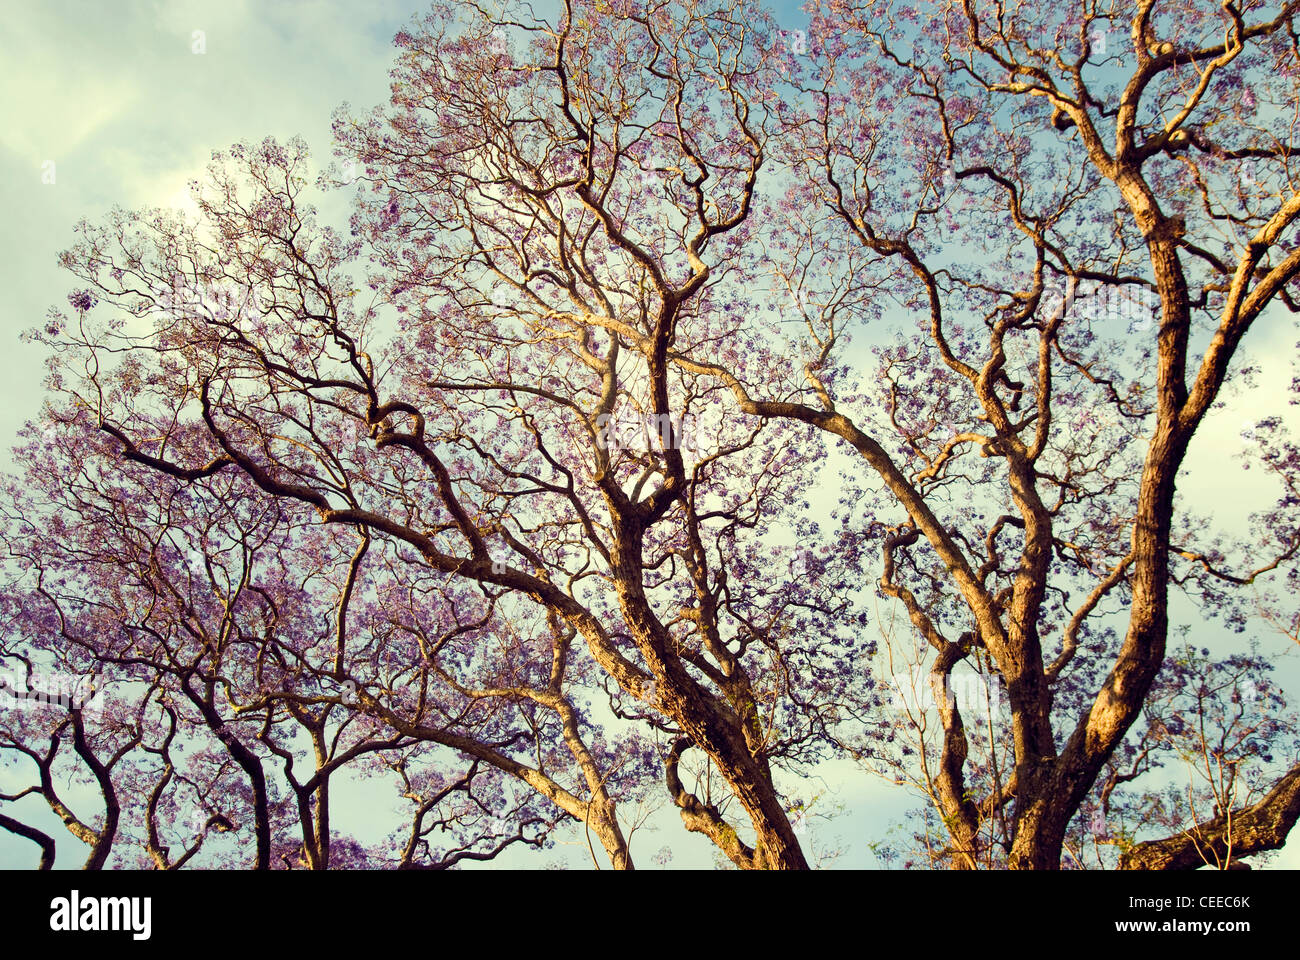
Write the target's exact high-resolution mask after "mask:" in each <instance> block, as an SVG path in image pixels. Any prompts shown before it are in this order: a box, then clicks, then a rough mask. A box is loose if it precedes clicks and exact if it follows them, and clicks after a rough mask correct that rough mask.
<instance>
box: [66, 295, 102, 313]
mask: <svg viewBox="0 0 1300 960" xmlns="http://www.w3.org/2000/svg"><path fill="white" fill-rule="evenodd" d="M68 303H70V304H72V308H73V309H74V310H80V311H81V312H82V313H85V312H86V311H87V310H89V309H90V308H91V307H93V306H94V305H95V304H97V303H99V301H98V300H96V299H95V297H93V296H92V295H91V293H90V291H89V290H75V291H73V292H72V293H70V294H68Z"/></svg>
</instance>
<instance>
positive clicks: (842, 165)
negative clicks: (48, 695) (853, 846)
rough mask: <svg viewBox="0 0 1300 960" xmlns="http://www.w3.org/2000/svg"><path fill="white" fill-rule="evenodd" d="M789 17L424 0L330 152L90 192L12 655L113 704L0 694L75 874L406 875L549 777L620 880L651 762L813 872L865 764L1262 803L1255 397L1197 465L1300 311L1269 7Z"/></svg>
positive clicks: (1100, 792)
mask: <svg viewBox="0 0 1300 960" xmlns="http://www.w3.org/2000/svg"><path fill="white" fill-rule="evenodd" d="M807 12H808V16H809V18H810V19H809V21H808V22H807V24H806V25H805V26H804V27H801V28H799V29H793V28H789V27H785V28H783V25H782V24H781V23H779V22H778V21H777V20H776V19H774V18H773V16H772V15H771V14H770V13H768V12H766V11H765V10H763V9H762V8H761V7H759V6H758V5H757V4H755V3H752V2H751V3H744V2H739V0H730V2H729V0H708V2H704V0H700V2H694V0H688V2H685V3H680V2H674V3H668V2H652V3H646V2H642V0H596V2H594V3H580V2H564V3H562V4H560V5H558V6H557V7H556V8H555V9H554V10H550V11H547V12H538V11H536V10H535V9H534V8H533V7H532V6H531V5H529V4H511V5H509V6H507V7H506V8H505V10H504V12H499V11H498V12H493V11H489V10H488V9H487V8H486V7H483V8H480V7H478V6H477V5H475V4H465V3H456V4H450V3H449V4H436V5H435V6H434V8H433V9H432V11H431V12H430V13H428V15H427V16H424V17H423V18H421V19H418V20H416V21H413V23H412V24H411V26H410V27H409V28H408V29H406V30H404V31H402V32H401V33H399V34H398V35H397V36H396V38H395V45H396V50H397V54H396V63H395V66H394V68H393V73H392V81H393V83H392V91H393V92H392V99H391V102H390V103H389V104H387V105H385V106H382V107H378V108H376V109H375V110H373V111H372V112H357V111H354V110H353V109H352V108H350V107H347V106H344V107H342V108H340V110H339V112H338V114H337V116H336V117H335V122H334V130H335V137H336V142H335V145H334V149H335V151H336V154H337V157H336V159H337V163H335V164H334V165H333V166H332V167H331V168H330V169H329V170H327V171H325V172H323V173H322V172H320V171H318V170H317V169H316V168H314V167H313V166H312V163H311V161H310V159H309V157H308V152H307V146H306V144H304V143H302V142H301V141H297V140H295V141H290V142H285V143H280V142H276V141H273V140H266V141H264V142H261V143H242V144H237V145H235V146H233V147H230V148H229V149H226V150H223V151H220V152H218V153H216V154H214V156H213V161H212V164H211V166H210V168H209V171H208V175H207V177H206V178H204V179H203V180H202V181H201V182H196V184H195V186H194V198H195V201H196V204H197V207H198V211H199V216H198V217H197V218H194V217H191V218H186V217H185V216H184V215H182V214H179V213H178V212H176V211H170V210H159V209H153V210H141V211H127V210H120V209H119V210H116V211H114V212H113V213H112V214H111V215H110V216H108V217H106V218H104V219H103V220H102V221H100V222H96V223H90V222H83V223H82V224H81V225H80V226H79V228H78V236H77V238H76V241H75V243H74V244H73V246H72V247H71V248H70V249H69V250H68V251H67V252H66V253H64V254H63V258H62V263H63V265H64V266H65V267H66V268H67V269H68V270H69V271H70V272H71V273H72V274H73V275H74V277H75V281H74V283H75V287H74V289H73V291H72V293H71V294H70V295H69V296H68V309H66V310H64V309H58V310H54V311H52V312H51V314H50V316H49V318H48V320H47V322H46V323H45V325H44V326H43V327H41V328H39V329H37V330H34V331H33V332H32V336H33V337H34V338H35V339H36V340H37V341H39V342H41V343H42V344H44V345H46V347H47V349H48V351H49V356H50V373H49V377H48V387H49V400H48V404H47V406H46V409H45V411H44V412H43V414H42V416H41V417H40V418H38V419H37V420H36V421H34V422H33V424H32V425H31V426H30V427H29V430H28V433H27V436H26V438H25V440H24V442H23V443H22V444H20V445H19V447H18V448H16V451H15V457H16V464H15V470H14V471H12V473H11V476H10V477H9V478H8V480H7V481H6V484H7V489H6V499H7V500H8V501H9V504H8V506H7V507H6V508H5V510H4V516H3V524H4V531H3V540H4V543H5V544H6V549H7V555H6V556H5V558H4V564H3V565H4V572H5V580H4V587H3V593H2V594H0V603H3V607H4V610H5V613H6V618H5V619H6V630H5V631H4V634H3V636H2V637H0V657H3V659H4V664H5V666H6V667H8V668H9V669H10V670H11V671H13V672H14V673H15V674H16V675H21V676H26V675H27V674H29V673H40V672H41V671H46V672H48V671H50V670H59V671H64V672H67V673H70V674H74V675H85V676H91V677H94V678H95V683H96V685H97V686H96V689H102V690H103V691H104V696H103V697H102V698H101V699H100V700H99V701H98V702H99V704H100V706H99V708H98V709H88V707H87V705H85V704H83V703H81V702H80V701H77V702H74V703H73V705H72V706H71V707H70V708H69V709H66V710H49V709H46V710H38V709H32V710H6V711H4V712H2V713H0V747H2V748H4V750H5V751H6V752H7V753H9V754H12V755H13V756H15V757H17V758H20V760H21V764H22V765H23V766H22V769H24V770H25V771H30V772H31V773H32V777H33V781H32V785H31V786H30V787H29V788H27V789H26V790H24V791H22V792H21V793H18V794H8V795H5V796H3V797H0V800H4V801H15V800H19V799H21V798H22V797H23V796H25V795H27V794H36V795H39V796H41V797H43V798H44V799H45V801H46V802H47V803H48V804H49V805H50V807H51V808H52V809H53V810H54V812H55V813H56V814H57V815H58V816H59V817H60V818H61V819H62V820H63V822H64V823H65V824H66V825H67V826H68V828H69V829H70V830H71V832H72V833H73V834H74V836H76V837H77V838H78V839H79V840H80V841H82V842H83V843H85V844H86V845H87V846H88V847H89V849H90V853H89V857H88V860H87V866H88V867H96V868H97V867H102V866H107V865H133V864H137V863H138V864H140V865H151V866H155V867H158V868H167V869H170V868H175V867H180V866H184V865H186V864H191V863H192V864H195V865H198V864H203V863H208V862H212V859H211V858H213V857H220V858H224V859H225V861H226V862H231V861H237V862H239V863H243V864H246V865H248V866H251V867H258V868H269V867H273V866H290V867H298V866H302V867H308V868H317V869H323V868H327V867H346V866H358V865H369V866H379V865H388V866H395V867H401V868H445V867H449V866H454V865H456V864H457V863H461V862H464V861H466V860H484V859H491V858H493V857H495V856H497V855H498V854H500V853H501V852H502V851H503V850H507V849H509V848H511V847H513V846H516V845H532V846H545V845H547V844H549V843H550V842H552V841H553V839H554V838H555V837H556V836H557V833H556V831H557V830H559V829H561V828H563V827H564V825H565V824H571V823H573V822H575V821H576V822H577V823H579V824H581V831H582V836H583V837H584V838H585V842H587V843H589V844H590V849H591V858H592V859H593V860H595V861H596V862H597V863H599V862H601V861H600V858H599V857H598V856H597V853H596V848H597V847H599V848H601V849H602V851H603V855H604V858H605V861H606V862H608V863H610V864H612V865H613V866H615V867H618V868H631V867H632V866H633V865H634V862H635V859H634V857H633V852H632V847H631V837H632V834H633V833H634V832H635V830H636V829H638V828H639V827H640V826H642V825H643V824H644V822H645V818H646V816H647V815H648V814H647V812H646V811H648V810H650V809H653V807H654V806H655V805H656V804H663V803H667V804H670V805H672V806H673V807H675V808H676V810H677V811H678V813H679V814H680V818H681V821H682V824H683V825H684V827H685V828H686V829H687V830H689V831H693V832H695V833H699V834H701V835H703V836H704V837H706V838H707V839H708V840H710V841H711V842H712V843H713V844H714V846H715V847H716V849H717V851H718V853H719V856H721V857H724V858H725V859H726V860H727V861H729V862H730V863H731V864H733V865H735V866H737V867H740V868H746V869H749V868H758V869H765V868H774V869H801V868H806V867H808V866H809V865H810V861H809V855H808V851H807V850H806V849H805V848H804V846H803V845H802V844H801V839H800V833H801V830H800V829H799V828H800V826H801V824H802V822H803V819H804V816H805V813H806V807H807V803H806V796H807V793H806V790H805V789H804V787H805V786H806V783H807V778H808V777H810V776H811V775H813V774H814V773H815V771H816V770H817V769H818V765H819V764H820V763H822V762H823V761H827V760H832V759H843V758H849V759H851V760H853V761H854V762H855V763H857V764H858V765H860V766H861V768H863V769H864V770H869V771H873V772H875V773H879V774H882V775H883V776H885V777H886V778H887V779H888V780H891V781H894V782H896V783H906V784H910V785H911V786H912V787H913V788H914V789H915V791H916V794H917V797H918V803H919V806H918V808H917V819H916V829H915V830H914V831H912V832H913V833H914V834H915V837H914V840H913V841H911V842H908V843H905V844H904V847H905V849H904V850H902V851H900V855H903V856H906V857H907V859H908V861H909V862H917V861H918V860H920V861H921V862H925V863H927V864H930V865H935V866H944V867H953V868H960V869H974V868H1000V867H1009V868H1017V869H1057V868H1062V867H1065V868H1074V867H1095V866H1100V867H1117V866H1118V867H1128V868H1160V869H1165V868H1189V867H1196V866H1201V865H1204V864H1210V865H1213V866H1218V867H1224V868H1227V867H1232V866H1238V865H1241V862H1242V858H1245V857H1250V856H1251V855H1255V854H1261V853H1266V852H1267V851H1270V850H1275V849H1278V848H1279V847H1281V846H1282V845H1283V844H1284V843H1285V841H1286V837H1287V835H1288V832H1289V831H1290V830H1291V828H1292V826H1293V825H1294V823H1295V821H1296V819H1297V816H1300V740H1297V727H1296V725H1295V722H1294V717H1293V715H1292V714H1291V713H1290V711H1289V708H1288V706H1287V703H1286V700H1285V698H1284V696H1283V686H1284V684H1283V683H1280V682H1278V681H1277V680H1275V679H1273V660H1274V659H1275V658H1276V655H1277V654H1278V653H1279V652H1281V651H1283V650H1285V649H1286V648H1287V647H1288V646H1289V645H1291V644H1294V643H1295V642H1296V641H1297V639H1298V638H1300V626H1298V624H1300V619H1297V617H1298V615H1297V610H1296V606H1295V603H1294V601H1293V600H1292V597H1293V596H1294V595H1295V592H1296V588H1297V586H1300V583H1298V582H1297V577H1298V576H1300V574H1297V570H1296V566H1295V564H1294V563H1293V560H1294V558H1295V555H1296V553H1297V550H1300V529H1298V528H1297V514H1296V506H1297V504H1298V503H1300V501H1298V500H1297V488H1296V477H1297V469H1298V468H1300V450H1298V449H1297V447H1296V445H1295V443H1294V441H1293V440H1292V439H1291V436H1290V434H1289V432H1288V430H1287V415H1286V414H1287V407H1288V404H1287V403H1283V398H1281V397H1278V398H1276V409H1277V415H1276V416H1272V417H1270V418H1268V419H1266V420H1265V421H1263V422H1261V423H1259V424H1257V425H1256V426H1255V428H1254V430H1253V432H1252V437H1251V440H1252V442H1251V443H1250V444H1249V445H1247V449H1246V453H1245V457H1246V458H1247V459H1248V460H1249V461H1250V463H1251V465H1252V466H1253V468H1254V469H1256V470H1262V471H1265V472H1266V473H1267V475H1268V476H1270V477H1271V478H1272V479H1273V482H1274V485H1275V487H1276V490H1277V497H1276V501H1275V502H1267V501H1261V502H1260V503H1258V504H1257V505H1256V507H1257V512H1256V514H1255V521H1254V522H1253V523H1252V525H1251V526H1250V528H1249V529H1223V528H1220V527H1219V526H1216V523H1215V519H1214V517H1213V515H1212V514H1211V513H1210V512H1209V511H1208V509H1207V505H1203V504H1195V503H1189V502H1188V501H1187V499H1186V498H1185V497H1183V496H1181V495H1180V493H1179V489H1178V486H1179V484H1180V483H1182V482H1183V478H1182V475H1181V474H1180V471H1182V470H1183V468H1184V466H1185V463H1186V457H1187V452H1188V449H1189V445H1190V443H1191V441H1192V438H1193V437H1194V436H1195V435H1196V434H1197V432H1198V430H1203V429H1205V424H1206V422H1207V420H1209V419H1210V418H1211V415H1212V414H1213V413H1214V412H1215V411H1216V410H1218V409H1220V408H1221V407H1222V406H1223V404H1224V403H1225V401H1226V400H1227V399H1228V398H1229V396H1230V392H1231V391H1232V390H1234V389H1239V388H1243V387H1249V385H1250V383H1251V374H1252V364H1251V362H1250V359H1249V354H1248V352H1247V350H1246V348H1245V347H1244V346H1243V341H1244V339H1245V337H1246V335H1247V334H1248V332H1249V331H1250V330H1251V329H1252V328H1256V327H1259V328H1265V329H1269V328H1273V329H1277V328H1283V327H1285V325H1287V324H1290V323H1293V320H1292V319H1291V317H1290V314H1293V313H1295V312H1296V310H1297V303H1296V299H1295V297H1296V295H1297V292H1298V291H1300V287H1298V285H1297V279H1296V278H1297V274H1298V273H1300V247H1297V244H1296V240H1295V236H1296V219H1297V216H1298V215H1300V190H1298V189H1297V177H1298V176H1300V170H1298V169H1297V166H1296V164H1297V157H1296V147H1295V145H1294V138H1295V124H1296V122H1297V117H1296V106H1297V104H1298V103H1300V90H1298V89H1297V82H1298V81H1300V40H1298V38H1297V33H1296V29H1297V26H1298V24H1297V22H1296V21H1297V13H1300V3H1297V2H1283V3H1264V2H1235V0H1227V2H1224V3H1207V2H1202V0H1178V2H1159V3H1158V2H1156V0H1143V2H1141V3H1138V4H1136V5H1133V4H1106V3H1091V2H1088V3H1082V4H1079V5H1076V6H1075V7H1074V8H1064V9H1054V10H1045V9H1041V8H1031V7H1029V6H1028V5H1022V6H1018V7H1013V8H1008V7H1007V6H1005V5H1003V4H986V3H975V2H971V0H964V2H942V0H941V2H934V3H928V4H923V5H917V6H913V5H909V4H906V3H891V2H865V0H864V2H857V0H837V2H820V0H814V2H813V3H811V4H810V5H809V7H808V9H807ZM317 190H327V191H331V190H344V191H347V192H348V195H349V196H350V197H352V200H353V202H354V204H355V206H354V212H353V214H352V217H351V221H350V223H349V224H348V225H347V226H346V227H344V226H343V225H342V224H337V225H330V224H328V223H323V222H321V218H320V215H319V214H318V213H317V210H316V209H315V208H314V207H313V205H312V202H311V201H312V196H313V192H314V191H317ZM1286 329H1290V328H1286ZM1297 382H1300V381H1297ZM1289 402H1290V403H1294V402H1295V401H1294V400H1289ZM1225 459H1226V458H1225ZM1224 469H1237V467H1236V466H1228V465H1225V467H1224ZM900 677H906V678H907V679H908V681H909V682H908V683H906V684H904V683H901V682H900ZM904 687H907V688H908V689H904ZM69 739H70V740H71V750H69V749H68V748H67V746H66V745H65V741H68V740H69ZM1182 771H1190V776H1191V779H1190V781H1189V779H1188V775H1186V774H1185V773H1184V772H1182ZM74 775H75V776H85V777H89V778H91V781H92V782H93V783H94V784H95V785H96V788H97V790H98V791H99V793H100V794H101V796H102V799H103V810H102V812H101V811H90V812H75V811H73V810H72V809H71V807H70V805H69V803H68V802H67V801H65V800H64V799H61V788H60V786H59V783H60V777H63V776H74ZM348 778H361V779H370V778H378V779H381V780H384V781H386V782H389V783H391V784H393V785H395V788H396V793H397V796H398V797H400V798H402V799H404V800H405V801H406V803H407V804H409V813H410V819H409V823H408V824H406V825H405V826H401V827H399V828H397V829H395V830H394V833H393V835H392V837H391V838H390V840H389V842H388V843H387V844H386V845H384V846H382V847H374V846H373V845H369V846H368V845H366V844H364V843H361V842H359V841H357V840H356V839H355V838H352V837H350V836H349V835H347V834H346V833H341V832H339V831H338V830H337V828H336V827H335V826H333V825H332V824H333V823H334V821H333V820H332V819H331V811H332V807H331V803H330V794H331V788H332V787H333V788H334V789H335V790H336V791H337V790H338V789H339V783H340V781H343V780H345V779H348ZM1189 784H1190V785H1189ZM335 806H336V807H337V804H335ZM4 809H5V808H4V807H0V826H3V827H5V828H7V829H9V830H12V831H15V832H17V833H19V834H20V835H22V836H24V837H27V838H28V839H31V840H33V841H34V842H35V843H36V844H37V845H38V846H39V847H40V849H41V851H42V854H41V856H42V865H43V866H49V865H50V863H52V860H53V849H54V841H53V839H52V838H51V837H49V836H48V835H47V834H45V833H43V832H42V831H41V830H39V829H37V828H36V827H34V826H32V825H30V824H28V823H24V822H20V821H19V820H18V819H16V818H15V817H14V816H11V815H9V814H6V813H5V812H4Z"/></svg>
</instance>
